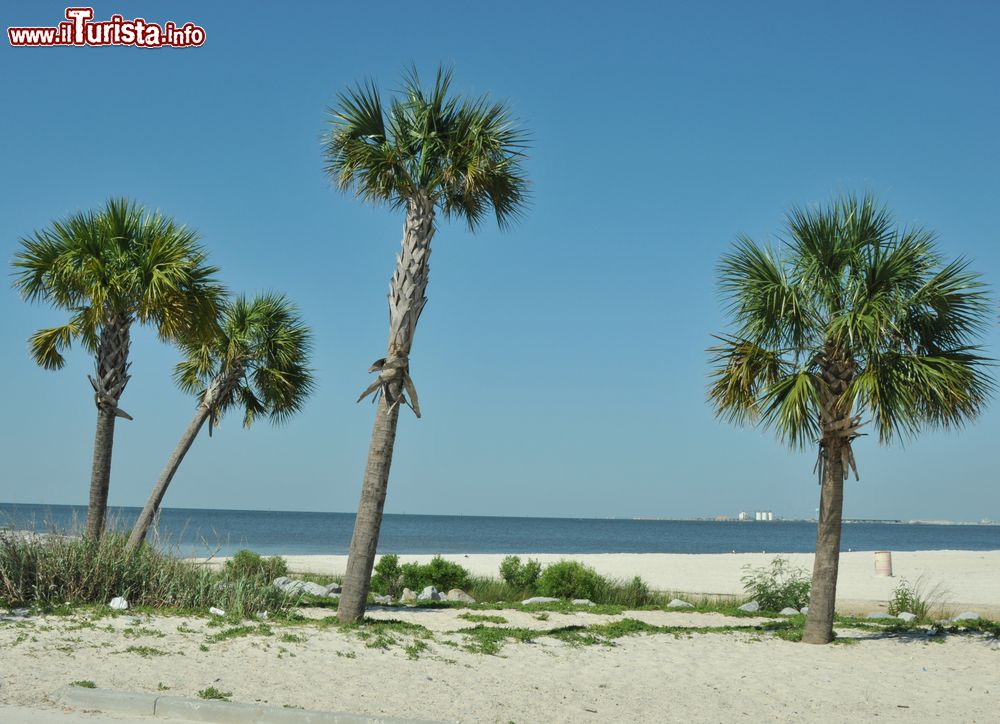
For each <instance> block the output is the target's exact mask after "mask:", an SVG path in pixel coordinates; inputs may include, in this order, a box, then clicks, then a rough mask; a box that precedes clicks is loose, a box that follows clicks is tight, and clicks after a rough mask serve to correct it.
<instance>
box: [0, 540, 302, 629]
mask: <svg viewBox="0 0 1000 724" xmlns="http://www.w3.org/2000/svg"><path fill="white" fill-rule="evenodd" d="M126 542H127V538H126V537H125V536H124V535H122V534H118V533H108V534H106V535H104V536H102V537H101V538H100V539H98V540H96V541H95V540H93V539H90V538H76V537H68V536H55V535H46V536H20V535H16V534H7V533H0V603H2V604H5V605H7V606H10V607H13V606H31V605H39V606H43V607H53V606H61V605H63V604H65V603H70V604H100V605H107V604H108V602H110V601H111V599H113V598H115V597H119V596H120V597H123V598H125V599H126V600H127V601H128V602H129V605H130V606H131V607H151V608H167V609H177V610H202V611H204V610H207V609H208V608H209V607H212V606H214V607H217V608H220V609H222V610H224V611H226V612H227V613H229V614H230V615H232V616H238V617H246V618H249V617H253V616H255V615H256V614H257V613H258V612H260V611H268V612H271V613H275V612H281V611H287V610H289V609H290V608H291V607H293V606H294V605H295V604H296V603H297V602H298V599H297V598H296V597H294V596H289V595H287V594H285V593H283V592H282V591H279V590H278V589H277V588H275V587H274V586H271V585H270V582H269V581H265V580H264V579H263V578H262V577H261V575H262V574H261V575H258V573H256V572H255V573H253V574H250V575H244V573H243V572H242V569H240V568H238V567H230V568H229V569H228V570H223V571H213V570H211V569H209V568H208V567H206V566H200V565H196V564H193V563H189V562H186V561H183V560H181V559H180V558H178V557H176V556H172V555H170V554H168V553H164V552H162V551H160V550H158V549H157V548H155V547H153V546H151V545H142V546H140V547H139V548H138V549H137V550H135V551H130V550H128V547H127V546H126ZM244 560H246V558H245V557H244ZM270 560H273V559H270ZM279 560H280V559H279ZM282 563H283V561H282ZM271 565H274V564H271Z"/></svg>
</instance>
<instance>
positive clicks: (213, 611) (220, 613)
mask: <svg viewBox="0 0 1000 724" xmlns="http://www.w3.org/2000/svg"><path fill="white" fill-rule="evenodd" d="M208 612H209V613H210V614H212V615H213V616H225V615H226V612H225V611H223V610H222V609H221V608H216V607H215V606H212V607H211V608H210V609H208Z"/></svg>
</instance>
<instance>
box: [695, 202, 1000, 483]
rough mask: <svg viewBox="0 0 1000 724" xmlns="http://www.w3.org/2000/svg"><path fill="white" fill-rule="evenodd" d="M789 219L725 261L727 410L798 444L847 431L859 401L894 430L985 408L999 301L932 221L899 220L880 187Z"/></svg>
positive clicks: (723, 378) (720, 361)
mask: <svg viewBox="0 0 1000 724" xmlns="http://www.w3.org/2000/svg"><path fill="white" fill-rule="evenodd" d="M787 233H788V237H787V239H786V240H785V244H784V253H783V254H781V253H778V252H775V251H773V250H771V249H769V248H767V247H763V246H761V245H759V244H757V243H755V242H754V241H752V240H750V239H748V238H745V237H742V238H741V239H740V240H739V242H738V244H737V246H736V249H735V250H734V251H733V252H732V253H730V254H727V255H726V256H724V257H723V258H722V261H721V263H720V266H719V270H720V276H721V282H720V287H721V291H722V293H723V295H724V296H725V298H726V299H727V300H728V302H729V311H730V314H731V317H732V320H733V322H734V326H735V328H734V330H733V331H732V332H731V333H730V334H728V335H725V336H722V337H719V339H720V341H721V344H719V345H718V346H716V347H714V348H712V350H711V351H712V352H713V353H714V360H713V362H714V371H713V381H712V384H711V387H710V390H709V397H710V399H711V401H712V403H713V404H714V406H715V409H716V412H717V414H719V415H720V416H721V417H723V418H725V419H727V420H729V421H732V422H736V423H739V424H744V423H758V424H761V425H763V426H765V427H768V428H771V429H774V430H775V431H776V432H777V434H778V436H779V437H780V438H782V439H783V440H784V441H786V442H788V443H789V444H791V445H793V446H803V445H806V444H809V443H811V442H815V441H819V442H820V443H821V445H822V438H824V437H825V436H828V435H830V434H835V433H837V434H840V435H841V437H844V438H846V439H847V441H848V442H849V441H850V439H853V437H856V435H857V432H856V431H857V428H858V427H859V425H860V416H861V415H868V416H870V417H871V419H872V421H873V423H874V426H875V428H877V430H878V433H879V438H880V440H881V441H882V442H883V443H887V442H889V441H890V440H891V439H892V438H893V437H894V436H898V435H904V436H908V435H912V434H915V433H916V432H917V431H918V430H919V429H920V428H922V427H924V426H932V427H934V426H937V427H948V426H955V425H960V424H962V423H963V422H964V421H965V420H967V419H970V418H973V417H975V416H976V415H978V414H979V412H980V411H981V410H982V408H983V405H984V403H985V402H986V399H987V398H988V396H989V394H990V392H991V391H992V389H993V382H992V380H991V378H990V376H989V375H988V374H987V372H986V366H987V365H988V364H989V361H988V360H987V359H986V358H985V357H984V356H983V355H982V350H981V349H980V347H978V346H976V344H975V343H974V342H975V338H976V336H977V335H978V334H979V333H980V332H981V331H982V329H983V328H984V326H985V325H987V324H988V322H989V319H990V314H991V312H990V309H991V308H990V302H989V298H988V295H987V290H986V288H985V286H984V284H983V282H982V281H981V279H980V277H979V276H978V275H976V274H974V273H972V272H971V271H969V270H968V267H967V262H966V261H965V260H962V259H960V260H957V261H954V262H951V263H948V264H945V263H943V262H942V260H941V257H940V255H939V254H938V252H937V251H936V249H935V243H934V237H933V235H932V234H931V233H929V232H927V231H924V230H922V229H919V228H911V229H899V228H896V227H895V226H894V224H893V221H892V218H891V217H890V215H889V214H888V212H887V211H886V210H885V208H884V207H882V206H880V205H878V204H877V203H876V201H875V200H874V199H873V198H872V197H871V196H865V197H864V198H862V199H858V198H855V197H846V198H842V199H840V200H839V201H837V202H836V203H834V204H832V205H830V206H829V207H827V208H824V209H815V210H812V209H811V210H801V209H800V210H794V211H792V212H791V214H790V215H789V216H788V219H787ZM838 431H839V433H838ZM847 447H848V450H849V445H848V446H847ZM849 462H850V464H851V467H853V456H851V458H850V460H849ZM856 472H857V471H856V469H855V473H856ZM846 473H847V470H846V469H845V470H844V474H845V475H846Z"/></svg>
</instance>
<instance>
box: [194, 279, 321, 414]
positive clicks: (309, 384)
mask: <svg viewBox="0 0 1000 724" xmlns="http://www.w3.org/2000/svg"><path fill="white" fill-rule="evenodd" d="M180 346H181V349H182V350H183V352H184V355H185V358H184V359H183V360H182V361H181V362H180V363H178V365H177V367H176V368H175V370H174V379H175V381H176V382H177V384H178V386H179V387H180V388H181V389H183V390H185V391H186V392H191V393H194V394H198V395H199V396H200V397H201V399H202V401H203V402H204V403H205V404H207V405H208V407H209V412H210V416H209V431H210V432H211V429H212V426H213V425H214V424H215V423H216V422H217V421H218V420H219V419H220V418H221V417H222V416H223V415H224V414H225V413H226V412H227V411H229V410H231V409H233V408H241V409H242V411H243V425H244V426H245V427H249V426H250V425H252V424H253V422H254V420H255V419H257V418H258V417H267V418H269V419H271V420H273V421H276V422H283V421H284V420H286V419H287V418H289V417H291V416H292V415H294V414H295V413H296V412H298V411H299V410H301V408H302V405H303V404H304V402H305V400H306V398H307V397H308V396H309V394H310V393H311V392H312V390H313V387H314V382H313V375H312V370H311V369H310V368H309V367H308V359H309V354H310V351H311V347H312V333H311V331H310V330H309V328H308V327H306V325H305V324H303V322H302V320H301V318H300V317H299V314H298V311H297V310H296V308H295V306H294V305H293V304H292V303H291V302H289V301H288V299H286V298H285V297H284V296H280V295H275V294H261V295H258V296H256V297H254V298H253V299H247V298H246V297H243V296H241V297H238V298H237V299H235V300H233V301H231V302H227V303H225V304H224V305H223V307H222V313H221V321H220V323H219V325H218V328H217V330H216V333H215V335H214V337H213V338H212V339H211V340H210V341H208V342H204V341H202V340H199V339H194V340H185V341H182V342H181V345H180Z"/></svg>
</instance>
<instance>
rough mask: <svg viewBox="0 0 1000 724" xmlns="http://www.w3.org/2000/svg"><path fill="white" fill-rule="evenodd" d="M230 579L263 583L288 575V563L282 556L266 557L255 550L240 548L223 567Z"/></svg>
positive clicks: (224, 572)
mask: <svg viewBox="0 0 1000 724" xmlns="http://www.w3.org/2000/svg"><path fill="white" fill-rule="evenodd" d="M222 572H223V574H224V575H225V577H226V578H227V579H228V580H230V581H239V580H255V581H260V582H261V583H263V584H269V583H271V582H272V581H273V580H274V579H275V578H279V577H281V576H286V575H288V563H287V562H286V561H285V559H284V558H282V557H281V556H271V557H269V558H264V557H262V556H260V555H258V554H257V553H254V552H253V551H248V550H240V551H236V554H235V555H234V556H233V557H232V558H230V559H229V560H228V561H226V563H225V565H224V566H223V569H222Z"/></svg>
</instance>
